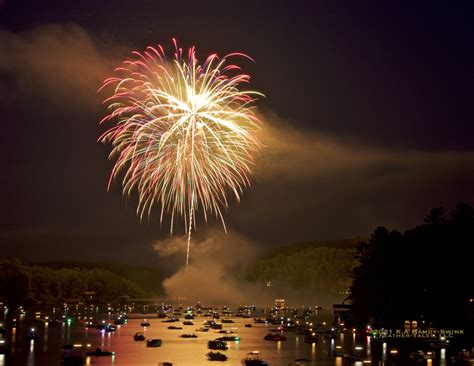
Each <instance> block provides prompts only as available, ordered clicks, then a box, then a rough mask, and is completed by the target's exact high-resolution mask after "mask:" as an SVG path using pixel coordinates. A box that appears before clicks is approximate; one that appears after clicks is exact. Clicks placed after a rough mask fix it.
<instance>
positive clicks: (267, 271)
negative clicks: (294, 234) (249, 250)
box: [246, 238, 362, 301]
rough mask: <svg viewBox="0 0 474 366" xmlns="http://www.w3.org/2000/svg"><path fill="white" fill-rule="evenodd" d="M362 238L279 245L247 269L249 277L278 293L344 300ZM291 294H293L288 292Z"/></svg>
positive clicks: (328, 299) (248, 278) (327, 299)
mask: <svg viewBox="0 0 474 366" xmlns="http://www.w3.org/2000/svg"><path fill="white" fill-rule="evenodd" d="M361 240H362V238H353V239H347V240H335V241H313V242H305V243H297V244H293V245H289V246H285V247H281V248H278V249H276V250H274V251H273V252H271V253H269V254H267V255H266V256H263V257H261V258H260V259H258V260H257V261H255V262H254V263H252V264H251V265H249V267H248V268H247V272H246V278H247V280H249V281H251V282H254V283H257V284H260V285H262V286H268V287H272V288H274V289H275V292H276V293H281V294H283V295H285V294H286V293H291V294H295V293H296V295H295V296H299V295H304V296H303V297H304V299H305V300H308V299H310V300H312V299H315V301H317V300H318V299H325V300H326V301H341V300H343V299H344V298H345V297H346V296H347V291H348V288H349V285H350V283H351V278H350V277H349V275H350V273H351V271H352V268H353V267H354V265H355V260H354V258H353V254H354V251H355V246H356V244H357V243H358V242H360V241H361ZM288 296H290V295H288Z"/></svg>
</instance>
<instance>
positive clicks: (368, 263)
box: [348, 203, 474, 327]
mask: <svg viewBox="0 0 474 366" xmlns="http://www.w3.org/2000/svg"><path fill="white" fill-rule="evenodd" d="M473 248H474V208H473V207H472V206H470V205H468V204H466V203H460V204H458V205H457V206H456V208H455V209H454V210H453V211H452V212H450V214H449V215H446V213H445V210H444V209H443V208H441V207H438V208H434V209H432V210H431V212H430V213H429V214H428V215H426V217H425V220H424V223H423V224H421V225H419V226H417V227H415V228H413V229H410V230H407V231H406V232H405V233H404V234H401V233H399V232H397V231H389V230H387V229H385V228H382V227H379V228H377V229H376V230H375V231H374V233H373V234H372V237H371V238H370V240H369V241H368V242H361V243H359V244H357V247H356V253H355V255H354V257H355V259H356V260H357V261H358V265H357V266H356V267H355V268H354V269H353V271H352V285H351V286H350V295H349V297H348V299H349V300H351V301H352V305H353V311H354V313H355V314H356V316H357V317H358V319H359V320H360V321H361V322H373V323H374V324H375V325H377V326H389V325H398V326H400V325H401V324H402V322H403V321H404V320H418V321H419V322H420V321H421V323H422V324H423V322H424V323H425V324H433V325H437V326H450V327H453V326H463V327H465V326H466V323H468V322H471V324H472V321H473V319H472V317H473V309H474V303H473V302H472V301H470V299H472V298H474V282H473V281H472V279H473V275H472V271H473V270H474V251H473Z"/></svg>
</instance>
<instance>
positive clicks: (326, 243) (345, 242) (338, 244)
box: [267, 237, 368, 257]
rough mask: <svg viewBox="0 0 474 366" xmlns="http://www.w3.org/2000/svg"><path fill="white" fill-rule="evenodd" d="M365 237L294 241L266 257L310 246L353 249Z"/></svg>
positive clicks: (293, 251)
mask: <svg viewBox="0 0 474 366" xmlns="http://www.w3.org/2000/svg"><path fill="white" fill-rule="evenodd" d="M367 239H368V238H365V237H355V238H351V239H341V240H313V241H305V242H302V243H294V244H290V245H285V246H282V247H279V248H277V249H275V250H273V251H272V252H270V253H269V254H267V257H269V256H274V255H278V254H293V253H296V252H299V251H302V250H305V249H310V248H333V249H350V250H354V249H355V247H356V244H357V243H360V242H361V241H364V240H367Z"/></svg>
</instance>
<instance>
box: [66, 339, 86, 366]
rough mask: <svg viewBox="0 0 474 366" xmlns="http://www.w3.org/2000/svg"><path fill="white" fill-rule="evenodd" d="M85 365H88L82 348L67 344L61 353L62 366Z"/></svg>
mask: <svg viewBox="0 0 474 366" xmlns="http://www.w3.org/2000/svg"><path fill="white" fill-rule="evenodd" d="M81 346H82V345H81ZM85 363H86V357H85V354H84V352H83V350H82V349H81V348H79V347H74V345H72V344H66V345H64V346H62V347H61V352H60V356H59V364H60V365H64V366H82V365H84V364H85Z"/></svg>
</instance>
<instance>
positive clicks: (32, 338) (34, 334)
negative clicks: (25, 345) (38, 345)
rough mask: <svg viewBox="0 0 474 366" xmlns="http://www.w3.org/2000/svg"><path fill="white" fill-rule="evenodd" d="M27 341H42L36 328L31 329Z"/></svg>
mask: <svg viewBox="0 0 474 366" xmlns="http://www.w3.org/2000/svg"><path fill="white" fill-rule="evenodd" d="M26 339H27V340H29V341H37V340H39V339H40V336H39V334H38V332H37V331H36V329H35V328H31V329H30V330H29V331H28V333H26Z"/></svg>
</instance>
